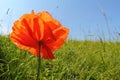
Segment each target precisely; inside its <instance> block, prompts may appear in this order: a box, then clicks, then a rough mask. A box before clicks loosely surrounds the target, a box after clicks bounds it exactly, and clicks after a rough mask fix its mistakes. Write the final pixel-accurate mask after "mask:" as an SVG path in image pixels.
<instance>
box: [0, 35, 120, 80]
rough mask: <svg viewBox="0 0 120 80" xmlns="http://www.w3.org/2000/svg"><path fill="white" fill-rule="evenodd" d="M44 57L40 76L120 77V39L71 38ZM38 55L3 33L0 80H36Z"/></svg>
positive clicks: (62, 79)
mask: <svg viewBox="0 0 120 80" xmlns="http://www.w3.org/2000/svg"><path fill="white" fill-rule="evenodd" d="M54 54H55V59H54V60H44V59H42V61H41V62H42V64H41V66H42V68H41V72H42V74H41V75H40V76H41V77H42V79H41V80H120V62H119V61H120V43H119V42H104V41H102V40H100V41H87V40H85V41H76V40H68V41H66V43H65V44H64V45H63V46H62V47H61V48H60V49H59V50H57V51H55V52H54ZM36 70H37V58H36V57H35V56H33V55H32V54H31V53H29V52H27V51H23V50H21V49H19V48H18V47H16V46H15V45H14V44H12V42H11V41H10V39H9V36H0V80H36V72H37V71H36Z"/></svg>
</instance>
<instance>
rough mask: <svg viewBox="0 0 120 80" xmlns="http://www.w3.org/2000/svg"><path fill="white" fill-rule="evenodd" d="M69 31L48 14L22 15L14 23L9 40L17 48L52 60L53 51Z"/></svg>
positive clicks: (63, 40)
mask: <svg viewBox="0 0 120 80" xmlns="http://www.w3.org/2000/svg"><path fill="white" fill-rule="evenodd" d="M68 33H69V29H68V28H65V27H63V26H62V25H61V24H60V22H58V21H57V20H55V19H54V18H53V17H52V16H51V15H50V14H49V13H48V12H46V11H43V12H39V13H37V14H35V13H34V11H32V13H31V14H24V15H23V16H22V17H21V18H20V19H19V20H17V21H15V22H14V25H13V27H12V32H11V34H10V39H11V40H12V42H13V43H15V44H16V45H17V46H18V47H20V48H21V49H24V50H28V51H30V52H31V53H32V54H34V55H35V56H38V48H39V47H38V44H40V56H41V57H42V58H45V59H53V58H54V55H53V53H52V52H53V51H54V50H56V49H58V48H60V47H61V45H62V44H63V43H64V42H65V40H66V39H67V36H68Z"/></svg>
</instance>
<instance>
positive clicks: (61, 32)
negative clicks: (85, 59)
mask: <svg viewBox="0 0 120 80" xmlns="http://www.w3.org/2000/svg"><path fill="white" fill-rule="evenodd" d="M68 33H69V29H68V28H64V27H60V28H58V29H56V30H54V31H53V34H54V36H55V38H56V41H55V42H53V43H50V44H47V45H48V46H49V47H50V48H51V50H56V49H58V48H60V47H61V45H62V44H63V43H64V42H65V40H66V39H67V37H68Z"/></svg>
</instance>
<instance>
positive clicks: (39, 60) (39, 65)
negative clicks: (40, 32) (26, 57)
mask: <svg viewBox="0 0 120 80" xmlns="http://www.w3.org/2000/svg"><path fill="white" fill-rule="evenodd" d="M40 46H41V43H40V42H38V70H37V79H36V80H40V79H41V78H39V76H40V72H41V71H40V68H41V57H40Z"/></svg>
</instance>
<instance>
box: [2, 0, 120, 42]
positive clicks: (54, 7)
mask: <svg viewBox="0 0 120 80" xmlns="http://www.w3.org/2000/svg"><path fill="white" fill-rule="evenodd" d="M119 3H120V0H0V24H1V25H0V33H2V34H6V33H9V32H10V31H11V27H12V25H13V22H14V21H15V20H17V19H19V17H20V16H22V15H23V14H24V13H30V12H31V10H35V12H40V11H44V10H45V11H48V12H49V13H51V14H52V16H53V17H54V18H56V19H57V20H59V21H60V22H61V23H62V25H63V26H66V27H68V28H69V29H70V35H69V38H73V39H80V40H84V39H90V38H91V39H99V37H105V39H111V38H112V39H113V38H115V39H118V38H119V37H120V36H118V34H117V33H118V32H120V4H119ZM7 13H8V14H7ZM116 36H117V37H116Z"/></svg>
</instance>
